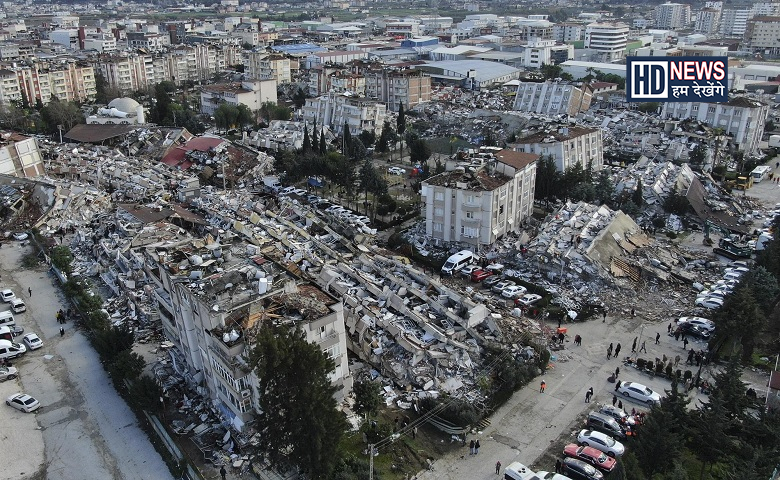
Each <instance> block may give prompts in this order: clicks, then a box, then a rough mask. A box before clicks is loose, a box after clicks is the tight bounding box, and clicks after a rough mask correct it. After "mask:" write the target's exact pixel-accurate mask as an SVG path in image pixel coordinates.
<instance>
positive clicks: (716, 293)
mask: <svg viewBox="0 0 780 480" xmlns="http://www.w3.org/2000/svg"><path fill="white" fill-rule="evenodd" d="M728 294H729V292H727V291H725V290H704V291H701V292H699V293H698V294H697V295H696V298H697V299H699V298H707V297H713V298H720V299H721V300H725V299H726V295H728Z"/></svg>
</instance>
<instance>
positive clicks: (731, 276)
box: [723, 272, 742, 281]
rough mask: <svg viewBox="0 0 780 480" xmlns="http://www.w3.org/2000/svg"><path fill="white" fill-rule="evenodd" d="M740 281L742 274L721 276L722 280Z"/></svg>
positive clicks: (727, 273)
mask: <svg viewBox="0 0 780 480" xmlns="http://www.w3.org/2000/svg"><path fill="white" fill-rule="evenodd" d="M741 279H742V273H741V272H726V273H725V274H724V275H723V280H736V281H740V280H741Z"/></svg>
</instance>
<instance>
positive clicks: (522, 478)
mask: <svg viewBox="0 0 780 480" xmlns="http://www.w3.org/2000/svg"><path fill="white" fill-rule="evenodd" d="M535 478H537V477H536V473H535V472H534V471H533V470H531V469H530V468H528V467H526V466H525V465H523V464H522V463H520V462H512V463H510V464H509V466H508V467H506V468H505V469H504V480H533V479H535Z"/></svg>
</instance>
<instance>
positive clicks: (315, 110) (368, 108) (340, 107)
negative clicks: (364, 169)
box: [303, 93, 387, 135]
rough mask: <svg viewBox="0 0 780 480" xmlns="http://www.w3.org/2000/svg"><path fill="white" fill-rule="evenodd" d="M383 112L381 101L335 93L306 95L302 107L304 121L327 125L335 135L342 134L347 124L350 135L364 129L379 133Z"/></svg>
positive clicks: (383, 106)
mask: <svg viewBox="0 0 780 480" xmlns="http://www.w3.org/2000/svg"><path fill="white" fill-rule="evenodd" d="M386 115H387V107H385V104H384V103H381V102H377V101H375V100H370V99H368V98H358V97H353V96H347V95H337V94H335V93H328V94H327V95H323V96H320V97H317V98H307V99H306V104H305V105H304V106H303V118H304V120H305V121H306V122H308V123H314V122H316V123H317V125H324V126H327V127H329V128H330V129H331V131H332V132H334V133H335V134H341V133H342V132H343V131H344V124H345V123H346V125H347V126H348V127H349V131H350V133H351V134H352V135H360V133H361V132H362V131H363V130H368V131H369V132H374V133H375V134H376V135H379V134H380V133H382V124H383V123H384V121H385V117H386Z"/></svg>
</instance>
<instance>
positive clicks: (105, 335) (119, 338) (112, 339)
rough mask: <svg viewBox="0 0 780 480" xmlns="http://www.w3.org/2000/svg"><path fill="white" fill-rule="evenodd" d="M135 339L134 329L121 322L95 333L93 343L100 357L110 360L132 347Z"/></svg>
mask: <svg viewBox="0 0 780 480" xmlns="http://www.w3.org/2000/svg"><path fill="white" fill-rule="evenodd" d="M134 340H135V335H134V334H133V330H132V329H131V328H130V327H129V326H127V325H125V324H121V325H112V326H111V328H107V329H105V330H102V331H100V332H97V333H95V337H94V339H93V342H92V344H93V346H94V347H95V351H97V353H98V355H100V358H101V359H102V360H103V361H106V362H110V361H112V360H113V359H114V358H115V357H116V356H117V355H119V354H120V353H121V352H123V351H125V350H130V349H132V348H133V341H134Z"/></svg>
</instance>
